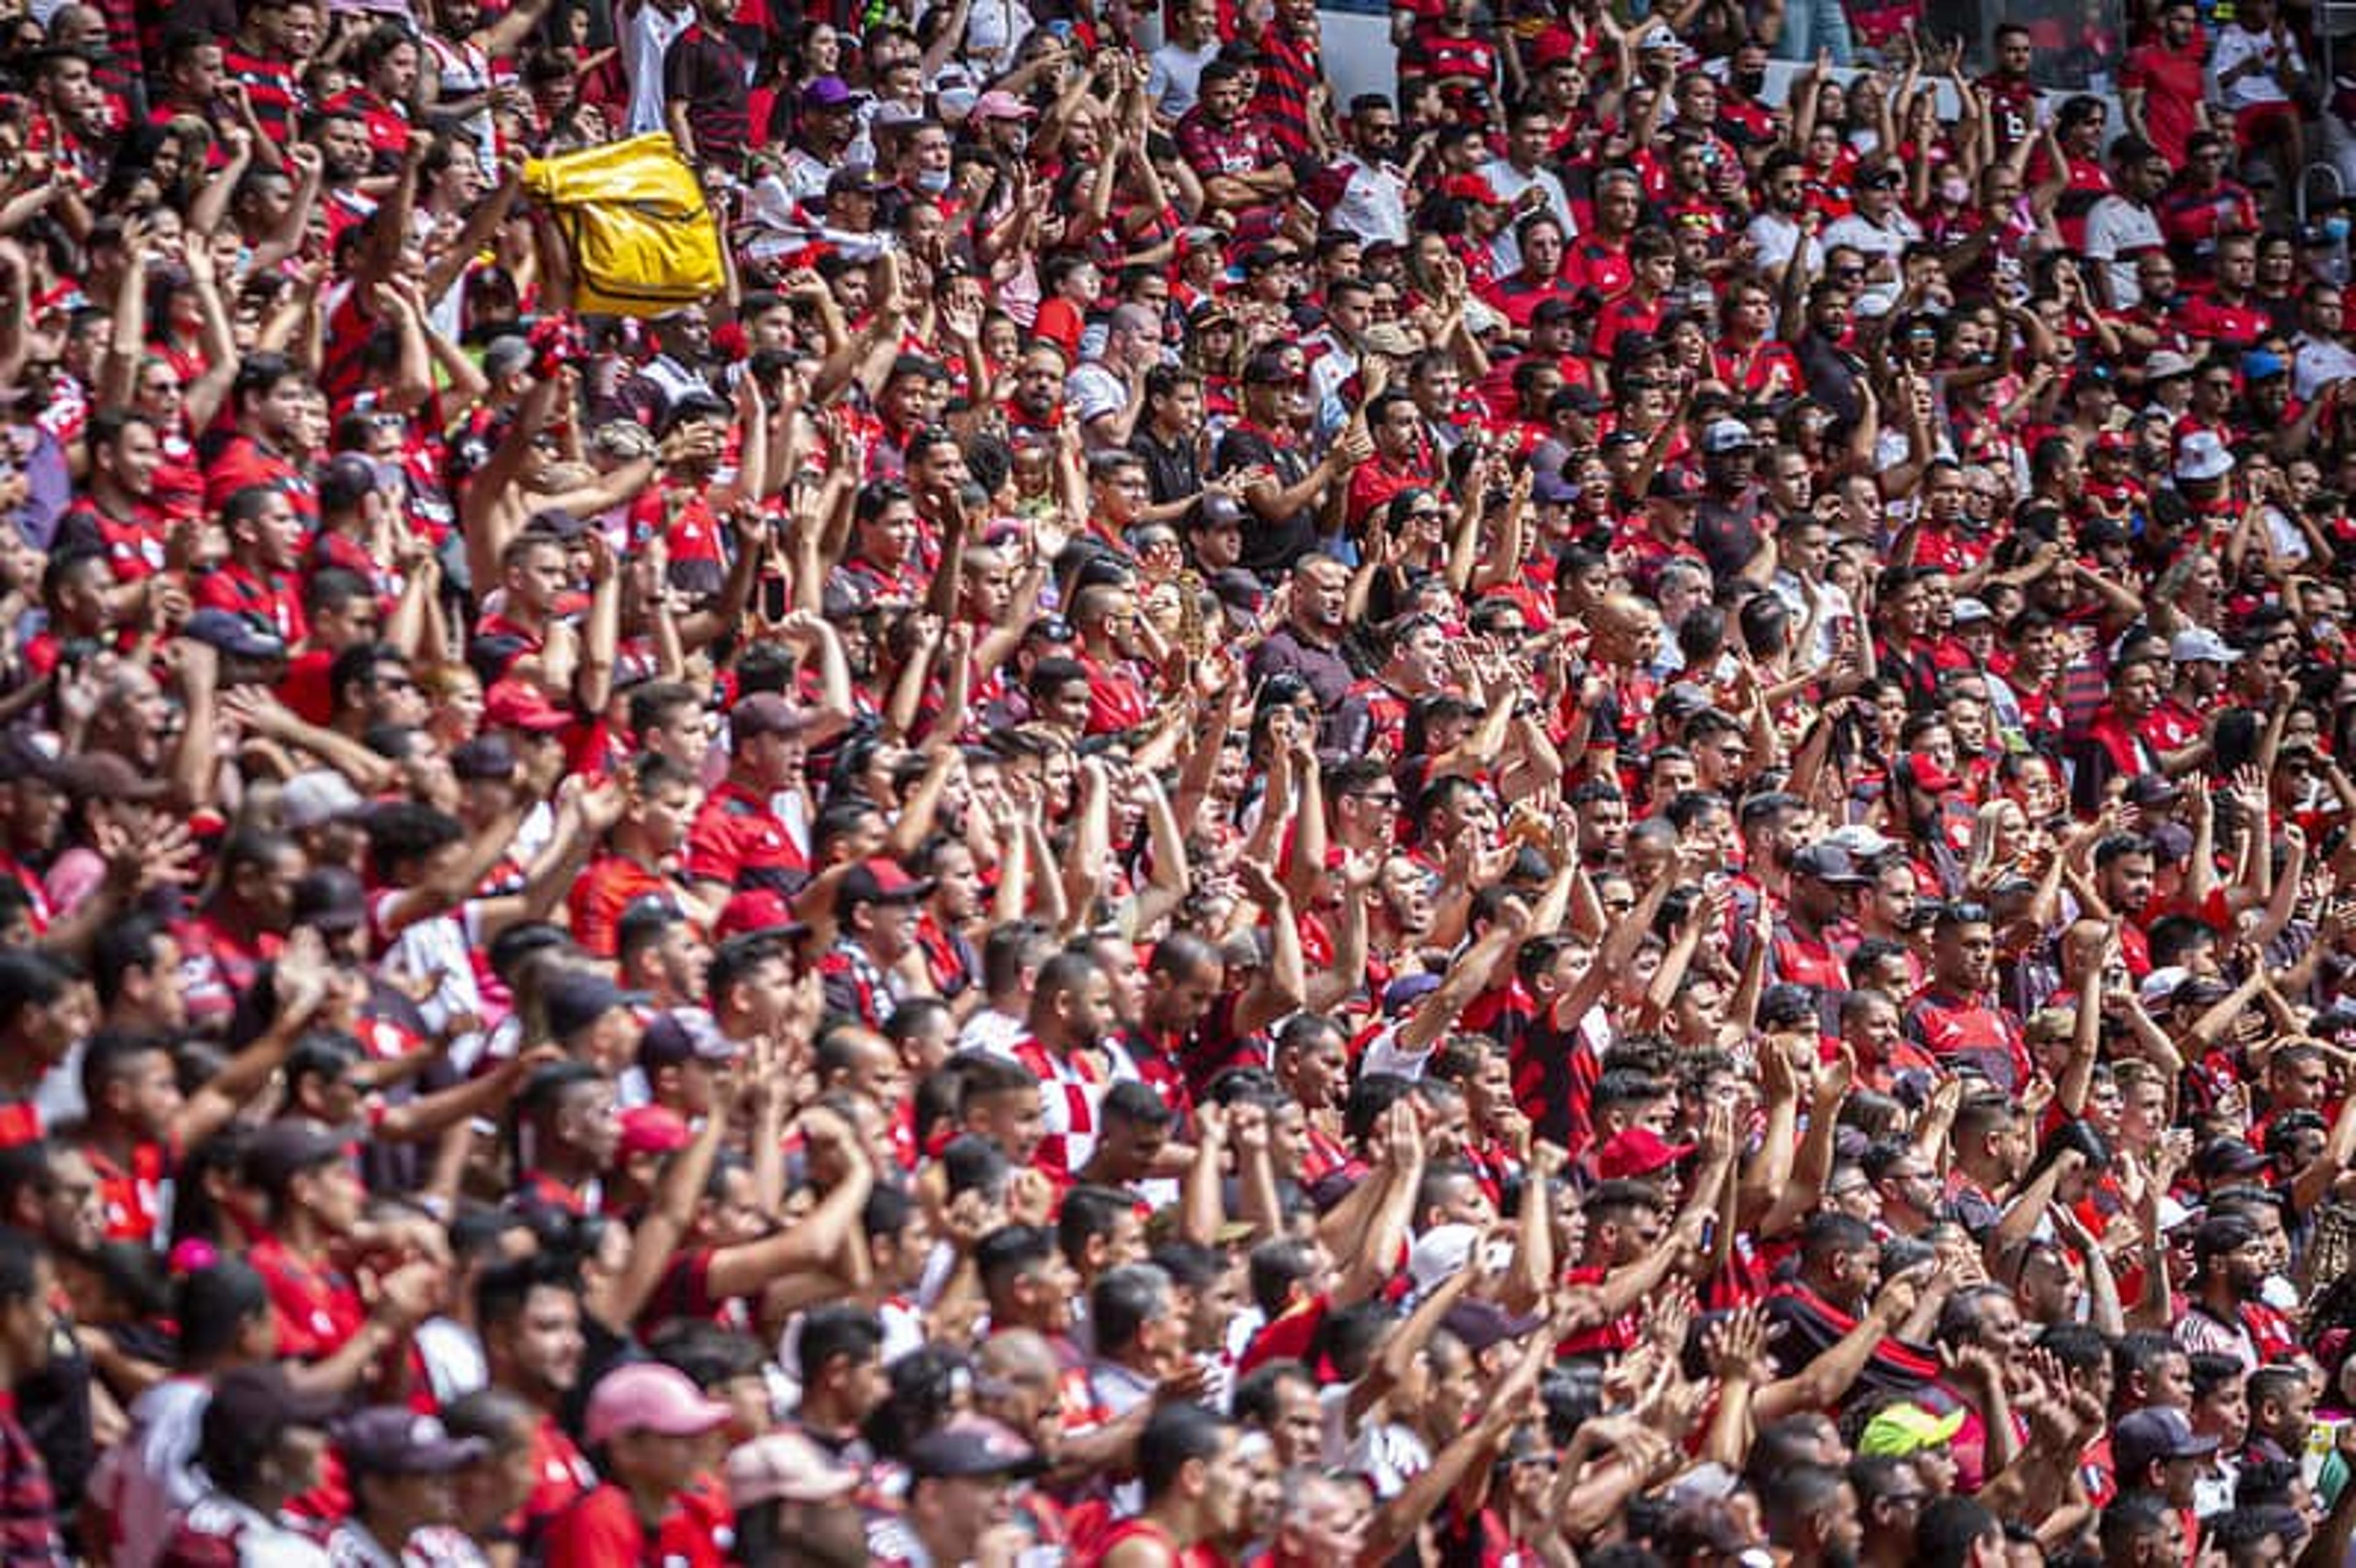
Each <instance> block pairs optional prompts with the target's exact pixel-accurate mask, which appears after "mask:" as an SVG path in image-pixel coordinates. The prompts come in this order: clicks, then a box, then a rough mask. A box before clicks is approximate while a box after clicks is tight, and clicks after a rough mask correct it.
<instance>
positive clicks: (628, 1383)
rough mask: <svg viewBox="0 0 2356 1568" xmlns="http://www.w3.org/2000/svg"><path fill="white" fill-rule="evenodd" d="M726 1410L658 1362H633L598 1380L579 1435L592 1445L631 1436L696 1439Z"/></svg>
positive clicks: (715, 1425) (722, 1421)
mask: <svg viewBox="0 0 2356 1568" xmlns="http://www.w3.org/2000/svg"><path fill="white" fill-rule="evenodd" d="M728 1414H729V1411H728V1407H727V1406H726V1405H724V1404H723V1403H720V1401H718V1400H716V1399H707V1398H705V1397H704V1394H703V1391H702V1390H701V1389H699V1388H697V1387H696V1386H695V1380H693V1379H692V1378H691V1377H689V1376H688V1375H687V1374H686V1373H685V1372H682V1371H680V1370H679V1369H678V1368H677V1367H669V1366H665V1365H664V1364H663V1363H662V1362H660V1361H632V1362H631V1363H629V1364H628V1365H627V1366H621V1367H616V1368H615V1369H614V1370H613V1371H610V1372H607V1373H606V1374H605V1376H604V1377H602V1378H600V1379H599V1380H598V1381H597V1387H596V1389H595V1390H594V1392H591V1394H590V1395H589V1413H588V1417H587V1419H586V1421H585V1422H584V1435H585V1436H586V1437H587V1438H588V1439H589V1441H590V1442H591V1443H593V1444H596V1443H607V1442H611V1441H612V1440H613V1439H615V1438H616V1437H621V1436H625V1435H627V1434H629V1433H633V1432H651V1433H654V1434H655V1435H658V1436H661V1437H700V1436H701V1435H703V1434H705V1433H707V1432H714V1431H717V1430H718V1429H719V1428H720V1427H721V1426H723V1424H726V1422H727V1420H728Z"/></svg>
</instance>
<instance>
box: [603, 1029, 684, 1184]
mask: <svg viewBox="0 0 2356 1568" xmlns="http://www.w3.org/2000/svg"><path fill="white" fill-rule="evenodd" d="M649 1032H651V1031H649ZM638 1060H639V1062H640V1064H641V1065H643V1064H644V1063H645V1061H646V1053H645V1051H643V1050H641V1051H640V1052H639V1056H638ZM694 1136H695V1135H694V1134H693V1133H692V1132H691V1130H690V1129H689V1127H688V1125H687V1120H686V1118H685V1117H683V1116H681V1115H680V1114H679V1113H678V1112H677V1111H674V1110H671V1109H669V1107H668V1106H663V1105H633V1106H631V1107H630V1108H629V1109H628V1110H626V1111H625V1112H623V1113H622V1141H621V1157H623V1158H624V1159H636V1158H637V1157H638V1156H640V1155H646V1154H670V1153H672V1152H674V1151H676V1150H679V1149H683V1148H685V1147H687V1146H688V1144H689V1143H690V1142H691V1141H692V1140H693V1138H694Z"/></svg>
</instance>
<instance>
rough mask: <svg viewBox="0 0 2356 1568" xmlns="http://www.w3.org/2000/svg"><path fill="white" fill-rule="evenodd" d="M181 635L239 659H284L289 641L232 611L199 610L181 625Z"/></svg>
mask: <svg viewBox="0 0 2356 1568" xmlns="http://www.w3.org/2000/svg"><path fill="white" fill-rule="evenodd" d="M180 635H182V636H184V637H187V638H188V639H189V640H190V641H192V642H198V643H203V644H204V645H207V646H208V647H210V648H213V649H216V650H218V651H219V652H221V653H224V654H227V655H229V656H230V657H231V658H239V659H274V658H283V657H284V656H285V653H286V644H285V643H284V641H283V640H282V639H280V638H279V637H278V636H277V635H275V634H273V633H270V632H265V631H263V630H262V628H261V627H259V626H257V625H255V624H253V623H252V622H251V621H249V620H247V619H246V618H245V617H244V616H242V615H241V614H238V613H236V612H234V611H230V610H210V609H207V610H199V611H198V612H197V613H195V614H193V615H191V616H189V617H188V618H187V620H186V621H183V622H182V623H181V624H180Z"/></svg>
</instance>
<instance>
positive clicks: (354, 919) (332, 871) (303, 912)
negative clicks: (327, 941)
mask: <svg viewBox="0 0 2356 1568" xmlns="http://www.w3.org/2000/svg"><path fill="white" fill-rule="evenodd" d="M288 919H289V920H290V921H291V922H292V923H294V924H296V925H307V926H309V927H310V928H311V929H312V930H314V931H316V932H317V933H320V934H321V935H323V936H337V935H341V934H343V933H347V932H353V931H358V930H359V929H360V928H361V927H362V926H364V925H366V924H367V923H368V890H367V889H366V888H364V887H362V886H361V885H360V880H359V878H358V877H356V876H354V875H353V874H352V872H351V870H350V869H349V868H348V867H344V866H321V867H320V868H318V869H316V870H312V871H305V872H304V873H303V875H302V876H301V877H299V878H297V879H296V880H295V902H294V910H293V912H292V913H291V914H290V915H289V916H288Z"/></svg>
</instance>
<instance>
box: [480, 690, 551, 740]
mask: <svg viewBox="0 0 2356 1568" xmlns="http://www.w3.org/2000/svg"><path fill="white" fill-rule="evenodd" d="M483 723H484V724H485V725H486V726H487V728H490V729H494V730H531V731H538V732H540V733H541V734H553V733H554V732H555V731H559V730H569V729H571V728H572V727H573V715H572V714H570V713H567V712H566V711H565V710H564V709H562V708H559V707H558V706H556V704H554V703H553V702H551V701H550V700H549V699H547V697H545V696H544V695H542V693H541V689H540V688H538V687H536V686H534V685H532V684H531V683H530V682H529V681H523V680H512V679H510V680H499V681H494V682H492V683H491V688H490V690H488V691H487V692H485V693H483Z"/></svg>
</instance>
